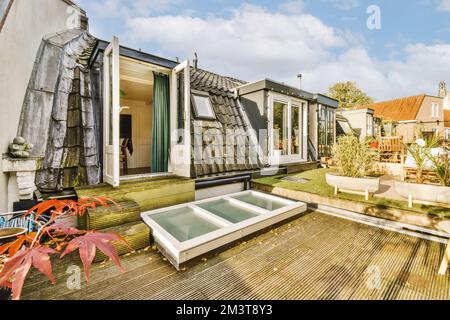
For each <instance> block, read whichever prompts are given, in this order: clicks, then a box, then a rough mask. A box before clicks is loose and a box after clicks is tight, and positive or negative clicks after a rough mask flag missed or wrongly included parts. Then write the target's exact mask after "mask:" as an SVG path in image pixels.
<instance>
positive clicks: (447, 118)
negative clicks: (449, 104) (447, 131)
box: [444, 110, 450, 128]
mask: <svg viewBox="0 0 450 320" xmlns="http://www.w3.org/2000/svg"><path fill="white" fill-rule="evenodd" d="M444 122H445V124H444V126H445V127H446V128H450V110H444Z"/></svg>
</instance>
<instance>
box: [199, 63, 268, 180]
mask: <svg viewBox="0 0 450 320" xmlns="http://www.w3.org/2000/svg"><path fill="white" fill-rule="evenodd" d="M244 83H245V82H243V81H240V80H237V79H233V78H229V77H224V76H220V75H218V74H215V73H212V72H209V71H205V70H202V69H196V68H192V69H191V89H193V90H198V91H203V92H208V93H209V96H210V100H211V104H212V107H213V109H214V112H215V114H216V117H217V119H216V120H213V121H211V120H198V119H195V118H194V116H193V117H192V119H191V125H192V128H191V129H192V130H191V134H192V148H193V150H194V152H193V153H192V154H193V159H192V160H193V166H192V171H193V172H192V175H193V176H195V177H201V176H206V175H212V174H220V173H229V172H238V171H243V170H251V169H256V168H258V167H259V166H260V162H259V159H258V156H257V151H256V150H257V147H256V145H254V144H252V142H251V139H249V138H248V137H247V136H246V134H245V133H246V132H247V130H248V129H249V128H248V125H247V123H246V121H245V116H244V112H245V111H244V110H242V108H241V107H240V105H239V103H238V99H237V97H235V95H234V92H233V91H232V89H233V88H235V87H237V86H240V85H242V84H244ZM192 114H193V113H192ZM228 130H233V132H234V133H235V134H234V135H233V136H231V135H230V134H229V131H228ZM227 137H228V139H230V138H234V139H236V140H235V141H240V142H241V144H240V145H245V149H243V148H237V147H236V146H234V147H233V148H232V149H231V148H228V149H227V148H226V143H227V141H226V140H227ZM200 145H201V146H202V148H201V150H199V148H194V146H200Z"/></svg>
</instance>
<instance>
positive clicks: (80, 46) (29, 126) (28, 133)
mask: <svg viewBox="0 0 450 320" xmlns="http://www.w3.org/2000/svg"><path fill="white" fill-rule="evenodd" d="M94 44H95V39H94V38H93V37H92V36H91V35H89V34H88V33H87V32H85V31H82V30H67V31H64V32H62V33H57V34H54V35H51V36H49V37H45V38H44V39H43V41H42V43H41V47H40V49H39V52H38V54H37V57H36V60H35V65H34V68H33V72H32V75H31V78H30V81H29V85H28V88H27V91H26V95H25V99H24V102H23V106H22V114H21V118H20V123H19V130H18V132H19V135H20V136H23V137H24V138H25V139H26V140H27V141H29V142H30V143H32V144H33V145H34V146H35V148H34V149H33V151H32V152H33V153H32V156H35V157H43V158H44V161H43V168H42V170H39V171H38V172H37V174H36V185H37V186H38V188H39V189H40V190H41V191H58V190H62V189H63V188H67V187H72V186H80V185H90V184H97V183H99V182H100V163H99V145H98V139H97V132H98V130H97V128H98V123H97V120H96V119H98V117H96V116H95V110H94V109H95V108H94V98H95V97H94V96H93V95H92V85H91V76H92V74H91V72H90V69H89V68H88V66H87V62H88V59H89V56H90V55H91V52H92V50H93V48H94ZM43 96H44V97H45V99H42V97H43Z"/></svg>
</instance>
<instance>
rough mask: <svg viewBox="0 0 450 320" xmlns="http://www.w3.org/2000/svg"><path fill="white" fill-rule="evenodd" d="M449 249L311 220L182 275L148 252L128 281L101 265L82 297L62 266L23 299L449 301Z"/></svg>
mask: <svg viewBox="0 0 450 320" xmlns="http://www.w3.org/2000/svg"><path fill="white" fill-rule="evenodd" d="M444 249H445V248H444V245H442V244H439V243H436V242H431V241H428V240H423V239H420V238H414V237H411V236H407V235H404V234H400V233H395V232H390V231H386V230H383V229H379V228H375V227H371V226H367V225H364V224H359V223H356V222H353V221H349V220H345V219H341V218H336V217H333V216H329V215H325V214H322V213H318V212H312V213H309V214H307V215H305V216H302V217H300V218H298V219H296V220H294V221H292V222H290V223H288V224H286V225H283V226H281V227H279V228H278V229H274V230H272V231H270V232H266V233H264V234H262V235H260V236H257V237H255V238H253V239H251V240H249V241H247V242H243V243H240V244H239V245H236V246H234V247H232V248H230V249H229V250H226V251H222V252H221V253H218V254H216V255H213V256H210V257H206V258H204V259H203V260H201V261H198V262H197V263H196V264H193V265H191V266H188V267H187V268H186V270H184V271H181V272H177V271H176V270H175V268H174V267H172V265H171V264H170V263H169V262H168V261H166V260H165V259H164V258H163V257H162V256H161V255H160V254H158V253H157V252H155V251H152V250H151V249H148V250H147V251H145V250H142V251H140V252H138V253H135V254H131V255H129V256H127V257H124V258H122V264H123V266H124V268H125V269H126V272H125V273H123V274H122V273H120V271H118V270H117V269H116V268H115V266H113V265H112V263H110V262H108V263H106V264H97V265H95V266H94V267H93V270H92V272H91V281H90V283H89V284H86V283H85V281H84V276H83V275H82V284H81V290H69V289H67V286H66V280H67V278H68V277H69V276H70V274H66V270H67V265H63V264H62V263H59V264H55V270H54V273H55V274H56V275H57V277H56V278H57V279H59V281H58V283H57V285H56V286H51V285H50V284H49V283H48V281H47V280H46V278H45V277H44V276H42V275H40V274H38V273H36V272H34V271H33V272H32V273H31V274H30V276H29V278H28V280H27V281H26V282H25V288H24V295H23V298H24V299H450V275H448V274H447V275H446V276H439V275H438V268H439V264H440V262H441V259H442V257H443V254H444ZM377 270H379V271H380V272H381V273H380V276H381V278H380V280H381V281H380V282H379V285H380V286H379V287H377V285H376V284H377V283H378V282H377V281H373V280H374V279H375V280H376V279H377V278H376V276H377V275H376V271H377ZM368 271H370V272H368ZM373 272H375V273H373ZM374 277H375V278H374Z"/></svg>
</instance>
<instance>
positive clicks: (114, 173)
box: [103, 37, 120, 187]
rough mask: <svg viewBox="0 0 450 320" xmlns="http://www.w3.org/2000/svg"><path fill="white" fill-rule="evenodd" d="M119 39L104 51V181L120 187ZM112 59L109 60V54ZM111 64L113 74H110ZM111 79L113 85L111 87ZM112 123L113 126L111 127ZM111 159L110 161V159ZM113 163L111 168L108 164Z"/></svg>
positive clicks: (113, 41) (114, 39)
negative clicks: (110, 141) (110, 137)
mask: <svg viewBox="0 0 450 320" xmlns="http://www.w3.org/2000/svg"><path fill="white" fill-rule="evenodd" d="M119 48H120V47H119V39H118V38H117V37H113V39H112V41H111V43H110V44H109V45H108V47H107V48H106V49H105V51H104V53H103V76H104V78H103V97H104V103H103V119H104V121H103V181H104V182H106V183H108V184H110V185H112V186H113V187H118V186H119V185H120V160H119V156H120V155H119V152H120V138H119V130H120V128H119V126H120V54H119ZM109 55H111V56H112V60H111V61H109V60H108V56H109ZM110 64H112V66H111V70H112V73H113V74H112V75H110V74H109V67H110ZM110 80H111V81H112V85H111V88H110V85H109V84H110ZM110 89H111V90H112V93H111V96H112V102H111V101H110V99H109V98H110V94H109V93H110V92H109V90H110ZM110 104H111V105H112V119H110V116H111V115H110V114H109V107H110ZM110 123H111V124H112V128H110V127H109V126H110ZM110 129H111V130H112V132H110ZM110 134H111V135H112V144H109V135H110ZM109 159H110V161H109ZM109 164H110V165H111V166H112V168H110V167H109V166H108V165H109Z"/></svg>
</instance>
